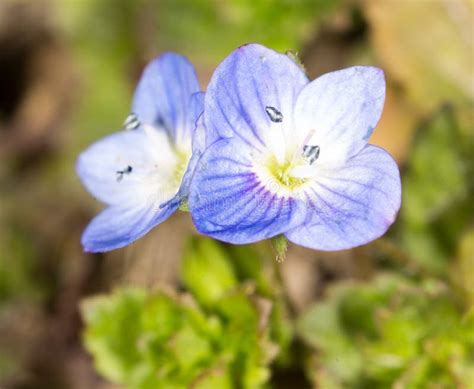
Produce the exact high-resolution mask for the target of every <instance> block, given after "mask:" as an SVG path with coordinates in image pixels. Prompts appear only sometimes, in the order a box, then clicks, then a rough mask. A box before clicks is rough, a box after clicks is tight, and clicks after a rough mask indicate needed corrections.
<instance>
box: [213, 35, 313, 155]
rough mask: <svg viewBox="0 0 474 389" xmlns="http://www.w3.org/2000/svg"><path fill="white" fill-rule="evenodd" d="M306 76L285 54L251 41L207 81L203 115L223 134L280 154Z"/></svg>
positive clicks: (290, 126)
mask: <svg viewBox="0 0 474 389" xmlns="http://www.w3.org/2000/svg"><path fill="white" fill-rule="evenodd" d="M307 83H308V79H307V77H306V76H305V74H304V73H303V71H302V70H301V69H300V67H299V66H298V65H296V64H295V63H294V62H293V61H292V60H291V59H290V58H288V56H286V55H283V54H279V53H277V52H275V51H273V50H270V49H267V48H265V47H263V46H260V45H257V44H249V45H245V46H241V47H239V48H238V49H237V50H235V51H233V52H232V53H231V54H230V55H229V56H228V57H227V58H226V59H225V60H224V61H223V62H222V63H221V64H220V65H219V66H218V67H217V69H216V71H215V72H214V74H213V76H212V79H211V81H210V83H209V86H208V89H207V92H206V99H205V112H204V121H205V126H206V128H207V130H208V131H209V132H211V133H217V134H219V135H220V136H221V137H223V138H230V137H238V138H240V139H241V140H242V141H243V142H244V143H245V144H247V145H248V146H250V147H253V148H255V149H257V150H260V151H263V150H265V149H267V148H270V149H271V150H272V151H273V152H274V154H275V155H276V156H277V158H279V159H282V158H283V156H284V153H285V151H286V147H287V144H286V140H287V139H289V138H291V137H289V136H288V134H289V133H291V131H293V129H294V125H293V124H294V123H293V109H294V105H295V103H296V98H297V96H298V93H299V92H300V90H301V89H302V88H303V87H304V85H306V84H307Z"/></svg>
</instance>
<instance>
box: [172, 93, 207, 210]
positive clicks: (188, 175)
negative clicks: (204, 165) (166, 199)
mask: <svg viewBox="0 0 474 389" xmlns="http://www.w3.org/2000/svg"><path fill="white" fill-rule="evenodd" d="M192 97H193V99H192V100H193V102H192V105H191V106H192V107H194V109H193V112H194V113H195V114H194V116H195V117H196V119H195V122H196V124H195V129H194V134H193V139H192V154H191V158H190V160H189V163H188V166H187V168H186V171H185V173H184V175H183V179H182V180H181V186H180V187H179V192H178V193H177V194H176V196H174V197H173V198H172V199H171V200H170V203H173V204H176V205H178V206H179V204H180V203H181V202H182V201H184V200H185V199H186V197H187V196H188V193H189V185H190V184H191V179H192V178H193V176H194V171H195V169H196V166H197V163H198V161H199V159H200V158H201V155H202V153H203V152H204V150H205V148H206V140H207V136H208V134H207V133H206V129H205V127H204V119H203V115H202V109H200V107H201V106H202V104H204V92H199V93H195V94H194V95H193V96H192ZM199 111H200V112H201V113H200V114H198V113H199Z"/></svg>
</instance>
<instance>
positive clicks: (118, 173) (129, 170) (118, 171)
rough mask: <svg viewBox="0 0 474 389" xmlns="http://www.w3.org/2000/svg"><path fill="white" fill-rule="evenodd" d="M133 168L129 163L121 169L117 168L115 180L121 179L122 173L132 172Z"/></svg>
mask: <svg viewBox="0 0 474 389" xmlns="http://www.w3.org/2000/svg"><path fill="white" fill-rule="evenodd" d="M132 170H133V168H132V167H131V166H130V165H129V166H127V167H126V168H125V169H123V170H117V172H116V173H117V182H120V181H122V178H123V175H124V174H130V173H131V172H132Z"/></svg>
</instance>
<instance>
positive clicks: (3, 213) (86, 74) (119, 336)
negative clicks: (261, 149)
mask: <svg viewBox="0 0 474 389" xmlns="http://www.w3.org/2000/svg"><path fill="white" fill-rule="evenodd" d="M248 42H258V43H262V44H264V45H266V46H268V47H270V48H273V49H275V50H279V51H282V52H285V51H287V50H291V51H292V52H293V53H296V54H297V55H298V56H299V58H301V60H302V62H303V64H304V65H305V67H306V70H307V73H308V74H309V76H310V77H311V78H315V77H317V76H318V75H320V74H322V73H325V72H329V71H332V70H336V69H340V68H343V67H347V66H350V65H356V64H357V65H376V66H379V67H382V68H383V69H384V70H385V75H386V80H387V97H386V103H385V108H384V112H383V116H382V119H381V122H380V124H379V126H378V127H377V129H376V131H375V134H374V135H373V138H372V139H371V143H374V144H377V145H380V146H382V147H384V148H385V149H387V150H388V151H389V152H390V153H391V154H392V155H393V156H394V157H395V159H396V160H397V162H398V163H399V166H400V169H401V172H402V180H403V204H402V209H401V212H400V215H399V217H398V220H397V222H396V223H395V225H394V226H393V227H392V228H391V229H390V231H389V233H388V234H387V235H386V236H385V237H383V238H381V239H379V240H377V241H375V242H373V243H371V244H369V245H367V246H364V247H360V248H356V249H353V250H348V251H341V252H334V253H325V252H317V251H313V250H307V249H304V248H301V247H296V246H293V245H291V244H290V245H289V247H288V253H287V258H286V260H285V261H284V262H283V263H277V262H276V261H275V256H276V255H275V252H274V250H273V249H272V247H271V245H270V244H269V243H268V242H263V243H259V244H256V245H253V246H251V247H250V246H244V247H230V246H227V245H223V244H220V243H217V242H213V241H211V240H207V239H205V238H203V237H198V236H197V234H196V232H195V230H194V228H193V226H192V223H191V220H190V216H189V214H187V213H182V212H179V213H177V214H175V215H173V217H172V218H171V219H170V220H168V221H167V222H166V223H164V224H163V225H160V226H159V227H158V228H155V229H154V230H153V231H152V232H151V233H150V234H148V235H147V236H146V237H144V238H142V239H140V240H139V241H138V242H136V243H134V244H132V245H131V246H130V247H127V248H125V249H121V250H117V251H114V252H111V253H108V254H95V255H90V254H84V253H83V252H82V248H81V246H80V242H79V239H80V235H81V233H82V231H83V229H84V228H85V226H86V225H87V223H88V221H89V220H90V219H91V218H92V217H93V215H94V214H95V213H96V212H97V211H98V210H99V209H100V208H101V205H100V204H98V203H97V202H96V201H94V200H93V199H92V197H91V196H90V195H88V194H87V193H86V191H85V190H84V189H83V187H82V186H81V184H80V182H79V180H78V178H77V176H76V174H75V170H74V163H75V158H76V157H77V155H78V153H79V152H80V151H81V150H82V149H84V148H85V147H87V146H88V145H89V144H91V143H92V142H93V141H95V140H97V139H99V138H101V137H103V136H104V135H106V134H109V133H111V132H113V131H116V130H119V129H120V127H121V125H122V123H123V121H124V119H125V118H126V116H127V114H128V112H129V110H130V103H131V94H132V92H133V88H134V85H135V83H136V81H137V79H138V77H139V75H140V73H141V70H142V69H143V67H144V65H145V64H146V63H147V62H148V61H149V60H150V59H151V58H153V57H154V56H156V55H158V54H160V53H161V52H163V51H166V50H171V51H176V52H179V53H182V54H184V55H186V56H187V57H188V58H189V59H190V60H191V62H193V63H194V64H195V66H196V69H197V72H198V75H199V79H200V82H201V85H202V87H203V89H205V87H206V85H207V82H208V80H209V78H210V76H211V74H212V71H213V69H214V68H215V67H216V66H217V65H218V64H219V62H220V61H221V60H222V59H223V58H224V57H225V56H227V55H228V54H229V53H230V52H231V51H232V50H234V49H235V48H236V47H238V46H240V45H242V44H244V43H248ZM473 102H474V8H473V3H472V2H471V1H469V0H465V1H464V0H373V1H371V0H367V1H362V0H361V1H356V0H261V1H256V0H155V1H153V0H137V1H132V0H49V1H47V0H29V1H21V0H18V1H15V0H0V388H2V389H5V388H115V387H123V386H125V387H130V388H162V387H163V388H175V387H176V388H185V387H193V388H204V387H206V388H227V387H228V388H232V387H236V388H238V387H242V388H260V387H262V388H263V387H275V388H311V387H316V388H323V389H326V388H396V389H401V388H463V389H470V388H474V319H473V316H474V313H473V303H474V196H473V194H474V106H473ZM99 294H100V295H102V297H93V296H97V295H99ZM105 294H106V297H104V295H105ZM157 318H161V319H160V320H162V321H161V322H160V321H159V320H158V319H157ZM178 318H179V320H178ZM137 323H138V324H137ZM153 323H154V324H153ZM173 323H174V324H173ZM165 328H166V331H165ZM157 331H158V332H159V333H158V332H157ZM160 331H161V332H160ZM163 331H164V332H163ZM150 339H151V340H150ZM223 339H225V342H223V341H222V340H223ZM232 339H234V340H235V342H233V341H232ZM242 339H246V341H245V342H242ZM224 343H225V344H224ZM191 350H193V351H194V352H191Z"/></svg>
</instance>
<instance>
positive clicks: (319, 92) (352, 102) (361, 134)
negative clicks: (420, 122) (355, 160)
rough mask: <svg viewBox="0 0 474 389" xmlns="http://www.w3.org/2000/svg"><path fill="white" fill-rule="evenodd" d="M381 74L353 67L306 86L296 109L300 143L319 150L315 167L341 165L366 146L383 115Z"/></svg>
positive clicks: (322, 77)
mask: <svg viewBox="0 0 474 389" xmlns="http://www.w3.org/2000/svg"><path fill="white" fill-rule="evenodd" d="M384 99H385V80H384V75H383V71H382V70H381V69H378V68H374V67H370V66H355V67H351V68H348V69H343V70H339V71H335V72H332V73H327V74H325V75H323V76H321V77H319V78H317V79H316V80H314V81H312V82H311V83H310V84H308V85H307V86H306V87H305V88H304V89H303V90H302V91H301V93H300V95H299V96H298V101H297V103H296V107H295V120H296V128H297V130H298V132H299V139H304V138H305V137H306V136H307V135H308V134H313V135H312V136H311V137H310V139H309V141H308V142H307V144H309V145H317V146H319V147H320V154H319V157H318V164H322V163H324V162H326V163H332V164H334V163H344V161H345V160H346V159H348V158H350V157H351V156H352V155H355V154H357V153H358V152H359V151H360V150H362V148H363V147H364V146H365V145H366V144H367V141H368V139H369V138H370V136H371V135H372V132H373V130H374V128H375V126H376V125H377V123H378V121H379V119H380V115H381V114H382V108H383V103H384Z"/></svg>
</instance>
